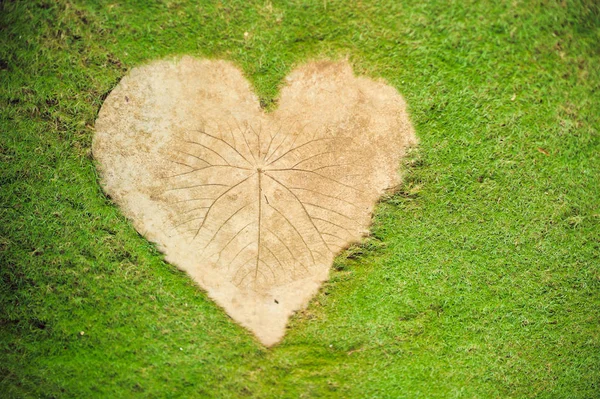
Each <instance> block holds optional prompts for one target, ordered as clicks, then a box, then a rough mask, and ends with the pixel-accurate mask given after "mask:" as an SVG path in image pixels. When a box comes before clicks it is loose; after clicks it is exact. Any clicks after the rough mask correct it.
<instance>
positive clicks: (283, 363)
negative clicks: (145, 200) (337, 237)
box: [0, 0, 600, 398]
mask: <svg viewBox="0 0 600 399" xmlns="http://www.w3.org/2000/svg"><path fill="white" fill-rule="evenodd" d="M205 3H206V4H199V5H196V4H191V3H188V2H183V1H164V2H150V1H141V0H140V1H127V2H117V1H114V2H112V3H110V2H88V3H85V2H68V1H64V0H60V1H54V0H52V1H16V2H10V1H6V2H3V3H2V5H0V21H1V22H0V23H1V30H0V82H1V85H0V129H1V130H0V132H1V133H0V134H1V136H0V185H1V186H0V266H1V272H0V275H1V279H0V396H2V397H9V398H11V397H45V398H51V397H56V398H70V397H72V398H91V397H109V398H120V397H178V396H180V397H222V398H232V397H255V398H280V397H286V398H299V397H304V398H317V397H340V398H402V397H406V398H453V397H460V398H534V397H535V398H596V397H600V135H599V130H600V9H599V6H598V4H597V3H596V2H595V1H594V0H587V1H559V2H555V1H528V2H525V1H518V0H514V1H507V2H502V3H499V2H495V1H489V2H474V1H429V2H419V1H415V2H409V1H402V2H396V1H388V2H383V1H378V2H375V1H356V2H355V1H352V2H342V1H331V0H318V1H306V2H301V1H292V2H279V1H277V2H270V1H247V0H244V1H231V2H229V1H221V2H209V1H206V2H205ZM244 32H248V33H249V35H248V37H247V38H246V39H245V38H244ZM181 54H191V55H196V56H199V57H211V58H223V59H228V60H232V61H233V62H235V63H236V64H237V65H239V66H240V67H241V68H242V69H243V70H244V72H245V73H246V75H247V76H248V78H249V79H250V80H251V81H252V83H253V84H254V86H255V88H256V91H257V93H258V94H259V96H260V97H261V99H262V100H261V101H262V103H263V105H264V106H265V107H267V108H271V109H272V108H273V107H276V98H277V92H278V88H279V87H280V86H281V82H282V79H283V78H284V77H285V75H286V74H287V73H288V72H289V71H290V70H291V69H292V68H293V67H294V65H297V64H300V63H302V62H305V61H307V60H310V59H318V58H341V57H348V58H349V59H350V61H351V62H352V64H353V65H354V68H355V71H356V72H357V73H358V74H362V75H367V76H371V77H381V78H384V79H386V80H387V81H388V82H389V83H390V84H391V85H393V86H395V87H396V88H398V90H399V91H400V92H401V93H402V94H403V95H404V96H405V98H406V100H407V102H408V104H409V107H410V111H411V117H412V120H413V123H414V125H415V127H416V130H417V134H418V136H419V137H420V140H421V143H420V146H419V149H418V151H415V152H414V153H412V154H411V156H410V158H409V159H407V161H406V163H405V165H404V166H403V168H404V170H405V176H406V178H405V181H404V184H403V185H402V187H401V188H400V189H399V191H398V192H397V193H396V194H394V195H390V196H389V197H388V198H385V199H384V200H383V201H382V202H381V204H380V205H379V206H378V208H377V212H376V215H375V218H374V226H373V236H372V237H371V238H370V239H368V240H367V241H366V242H365V243H363V244H362V245H360V246H357V247H355V248H352V249H351V250H349V251H347V252H346V253H345V254H343V255H341V256H340V257H339V258H338V259H337V260H336V262H335V265H334V269H333V271H332V274H331V280H330V281H329V282H328V283H327V284H325V286H324V287H323V289H322V290H321V291H320V293H319V294H318V295H317V296H316V297H315V298H314V299H313V300H312V301H311V303H310V306H309V307H308V309H307V310H305V311H303V312H301V313H299V314H297V315H296V316H294V318H293V319H292V321H291V323H290V328H289V330H288V332H287V334H286V337H285V339H284V341H283V342H282V343H281V344H280V345H279V346H277V347H275V348H272V349H268V350H267V349H265V348H263V347H262V346H261V345H260V344H259V343H258V342H257V341H256V340H255V339H254V338H253V337H252V335H251V334H250V333H248V332H247V331H246V330H244V329H243V328H241V327H239V326H237V325H236V324H235V323H234V322H233V321H232V320H231V319H230V318H229V317H228V316H227V315H226V314H225V313H224V312H223V311H221V310H220V309H219V308H218V307H217V306H215V305H214V304H213V303H212V302H211V301H210V300H209V299H208V298H207V296H206V295H205V293H203V292H202V291H201V290H200V289H198V288H197V287H196V286H195V285H194V284H193V283H192V282H191V281H190V280H189V279H188V278H187V277H186V275H185V274H184V273H182V272H179V271H178V270H177V269H176V268H175V267H173V266H171V265H169V264H167V263H165V262H164V261H163V259H162V256H161V254H160V253H159V252H158V251H157V250H156V249H155V248H154V246H153V245H151V244H149V243H148V242H147V241H146V240H145V239H144V238H143V237H141V236H139V235H138V234H137V233H136V231H135V230H134V229H133V228H132V227H131V224H130V223H129V222H128V221H127V220H126V219H125V218H124V217H123V216H122V215H121V214H120V213H119V210H118V209H117V208H116V207H115V206H114V205H113V204H112V203H111V202H110V200H108V199H107V198H106V197H105V196H104V195H103V193H102V190H101V188H100V186H99V183H98V176H97V173H96V171H95V167H94V162H93V160H92V159H91V156H90V146H91V140H92V136H93V133H94V132H93V125H94V120H95V118H96V115H97V113H98V110H99V108H100V106H101V105H102V101H103V99H104V98H105V96H106V95H107V94H108V93H109V92H110V90H111V89H112V88H113V87H114V86H115V85H116V84H117V83H118V81H119V80H120V79H121V78H122V77H123V76H124V75H125V74H126V73H127V71H128V70H130V69H131V68H133V67H135V66H137V65H140V64H142V63H145V62H148V61H150V60H154V59H159V58H163V57H167V56H172V55H181ZM82 331H83V332H84V334H83V335H81V333H80V332H82Z"/></svg>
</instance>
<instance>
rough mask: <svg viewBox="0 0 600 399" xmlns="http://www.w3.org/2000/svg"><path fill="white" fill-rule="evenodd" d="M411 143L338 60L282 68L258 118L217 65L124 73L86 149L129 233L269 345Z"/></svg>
mask: <svg viewBox="0 0 600 399" xmlns="http://www.w3.org/2000/svg"><path fill="white" fill-rule="evenodd" d="M415 143H416V138H415V135H414V131H413V128H412V127H411V124H410V121H409V118H408V114H407V112H406V105H405V103H404V101H403V99H402V97H401V96H400V95H399V94H398V92H397V91H396V90H395V89H394V88H392V87H391V86H388V85H386V84H385V83H384V82H380V81H374V80H371V79H368V78H364V77H355V76H354V75H353V72H352V68H351V67H350V65H349V64H348V63H347V62H345V61H343V62H330V61H321V62H313V63H309V64H306V65H304V66H301V67H299V68H297V69H295V70H294V71H293V72H292V73H291V74H290V75H289V76H288V78H287V79H286V82H285V85H284V87H283V88H282V90H281V95H280V97H279V99H278V108H277V109H276V110H275V111H274V112H272V113H265V112H264V111H263V110H262V109H261V107H260V105H259V100H258V98H257V96H256V95H255V94H254V93H253V91H252V88H251V86H250V84H249V83H248V81H247V80H246V79H245V78H244V76H243V75H242V73H241V72H240V70H239V69H237V68H236V67H235V66H233V65H232V64H231V63H229V62H225V61H212V60H199V59H195V58H192V57H183V58H181V59H179V60H167V61H156V62H152V63H150V64H148V65H145V66H141V67H137V68H134V69H133V70H131V72H130V73H129V75H128V76H126V77H124V78H123V79H122V80H121V82H120V83H119V84H118V85H117V86H116V87H115V89H114V90H113V91H112V92H111V93H110V95H109V96H108V97H107V99H106V101H105V102H104V104H103V106H102V109H101V110H100V113H99V116H98V119H97V121H96V134H95V136H94V141H93V146H92V148H93V154H94V157H95V158H96V160H97V162H98V167H99V169H100V172H101V176H102V185H103V187H104V190H105V191H106V193H108V194H109V195H110V196H111V197H112V198H113V199H114V201H115V202H116V203H117V204H118V205H119V206H120V207H121V209H122V211H123V212H124V214H125V215H126V216H127V217H129V218H130V219H131V221H132V223H133V225H134V226H135V228H136V229H137V230H138V231H139V232H140V233H141V234H143V235H144V236H145V237H147V238H148V239H149V240H151V241H153V242H155V243H156V244H157V245H158V247H159V249H160V250H161V251H162V252H163V253H164V254H165V257H166V260H167V261H168V262H170V263H172V264H174V265H176V266H177V267H179V268H181V269H182V270H185V271H186V272H187V273H189V275H190V276H191V277H192V278H193V279H194V280H195V281H196V282H197V283H198V284H199V285H200V286H201V287H202V288H204V289H205V290H206V291H207V292H208V295H209V296H210V297H211V298H212V299H213V300H215V301H216V302H217V303H218V304H219V305H220V306H222V307H223V308H224V309H225V311H226V312H227V313H228V314H229V315H230V316H231V317H232V318H233V319H235V320H236V321H237V322H239V323H240V324H242V325H243V326H245V327H247V328H248V329H249V330H251V331H252V332H253V333H254V334H255V335H256V336H257V337H258V339H259V340H260V341H261V342H262V343H263V344H265V345H267V346H270V345H273V344H275V343H277V342H278V341H279V340H280V339H281V338H282V337H283V334H284V332H285V326H286V323H287V321H288V318H289V317H290V315H291V314H292V313H293V312H294V311H297V310H298V309H301V308H302V307H303V306H305V305H306V304H307V303H308V301H309V300H310V298H311V297H312V296H313V295H314V294H315V293H316V291H317V290H318V288H319V286H320V285H321V283H322V282H323V281H324V280H326V279H327V277H328V274H329V269H330V267H331V264H332V262H333V259H334V257H335V255H336V254H337V253H339V252H340V251H341V250H342V249H344V248H345V247H347V246H348V245H349V244H351V243H353V242H356V241H358V240H359V239H360V238H361V236H364V235H365V234H366V233H367V229H368V227H369V224H370V222H371V214H372V211H373V207H374V206H375V203H376V201H377V200H378V198H379V197H380V196H381V194H382V193H383V192H384V190H386V189H388V188H390V187H393V186H394V185H396V184H397V183H398V182H399V175H398V171H397V169H398V166H399V160H400V158H401V157H402V156H403V155H404V154H405V152H406V149H407V147H408V146H410V145H413V144H415Z"/></svg>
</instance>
